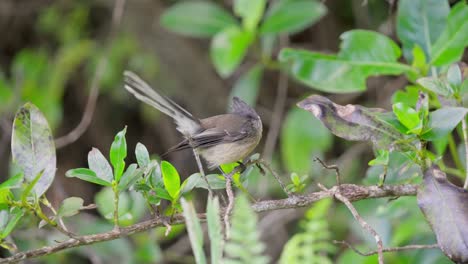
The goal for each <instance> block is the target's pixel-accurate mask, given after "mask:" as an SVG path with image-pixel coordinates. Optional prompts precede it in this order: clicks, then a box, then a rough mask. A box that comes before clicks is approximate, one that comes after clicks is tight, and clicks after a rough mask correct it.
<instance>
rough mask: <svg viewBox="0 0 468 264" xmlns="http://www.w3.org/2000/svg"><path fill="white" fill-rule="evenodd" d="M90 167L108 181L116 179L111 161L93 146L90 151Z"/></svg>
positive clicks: (99, 176) (98, 175)
mask: <svg viewBox="0 0 468 264" xmlns="http://www.w3.org/2000/svg"><path fill="white" fill-rule="evenodd" d="M88 167H89V169H91V170H92V171H94V172H95V173H96V176H97V177H98V178H100V179H102V180H104V181H106V182H112V179H114V176H113V175H112V168H111V166H110V164H109V162H108V161H107V159H106V158H105V157H104V155H102V153H101V151H99V149H97V148H93V149H92V150H91V151H90V152H89V153H88Z"/></svg>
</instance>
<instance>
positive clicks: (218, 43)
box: [210, 26, 253, 78]
mask: <svg viewBox="0 0 468 264" xmlns="http://www.w3.org/2000/svg"><path fill="white" fill-rule="evenodd" d="M252 41H253V35H252V33H250V32H247V31H242V29H241V28H239V27H236V26H232V27H228V28H226V29H224V30H223V31H221V32H219V33H218V34H216V35H215V36H214V38H213V39H212V41H211V48H210V55H211V60H212V62H213V64H214V66H215V68H216V71H217V72H218V73H219V75H221V77H224V78H225V77H228V76H230V75H231V74H232V73H233V72H234V70H235V69H236V68H237V66H239V64H240V63H241V62H242V59H243V58H244V57H245V54H246V53H247V50H248V48H249V46H250V43H252Z"/></svg>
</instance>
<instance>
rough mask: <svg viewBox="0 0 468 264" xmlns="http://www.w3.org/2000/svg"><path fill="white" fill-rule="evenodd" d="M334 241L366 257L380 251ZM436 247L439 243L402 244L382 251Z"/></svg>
mask: <svg viewBox="0 0 468 264" xmlns="http://www.w3.org/2000/svg"><path fill="white" fill-rule="evenodd" d="M333 243H335V244H342V245H345V246H347V247H348V248H350V249H351V250H353V251H354V252H356V253H357V254H359V255H361V256H364V257H368V256H372V255H375V254H378V253H379V252H378V251H377V250H373V251H369V252H362V251H360V250H359V249H357V248H356V247H354V246H353V245H351V244H350V243H348V242H346V241H338V240H333ZM434 248H439V245H437V244H431V245H407V246H402V247H390V248H383V249H382V252H384V253H385V252H397V251H405V250H415V249H434Z"/></svg>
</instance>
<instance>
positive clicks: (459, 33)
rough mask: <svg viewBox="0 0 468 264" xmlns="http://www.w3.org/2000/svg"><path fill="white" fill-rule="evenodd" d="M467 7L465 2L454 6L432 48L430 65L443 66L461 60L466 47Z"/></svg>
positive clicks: (467, 31)
mask: <svg viewBox="0 0 468 264" xmlns="http://www.w3.org/2000/svg"><path fill="white" fill-rule="evenodd" d="M467 17H468V6H467V5H466V2H465V1H460V2H459V3H458V4H456V5H455V6H454V7H453V8H452V10H450V14H449V16H448V19H447V26H446V27H445V29H444V31H443V32H442V35H441V36H440V37H439V38H438V39H437V41H436V42H435V44H434V47H433V48H432V52H431V57H432V61H431V64H433V65H435V66H443V65H448V64H451V63H454V62H456V61H458V60H460V59H461V57H462V55H463V51H464V50H465V47H466V46H467V45H468V38H467V37H466V36H468V19H466V18H467Z"/></svg>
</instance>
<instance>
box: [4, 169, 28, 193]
mask: <svg viewBox="0 0 468 264" xmlns="http://www.w3.org/2000/svg"><path fill="white" fill-rule="evenodd" d="M21 183H23V173H22V172H19V173H17V174H15V176H13V177H11V178H9V179H8V180H6V181H4V182H2V184H0V190H5V189H7V190H8V189H15V188H19V187H21Z"/></svg>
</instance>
